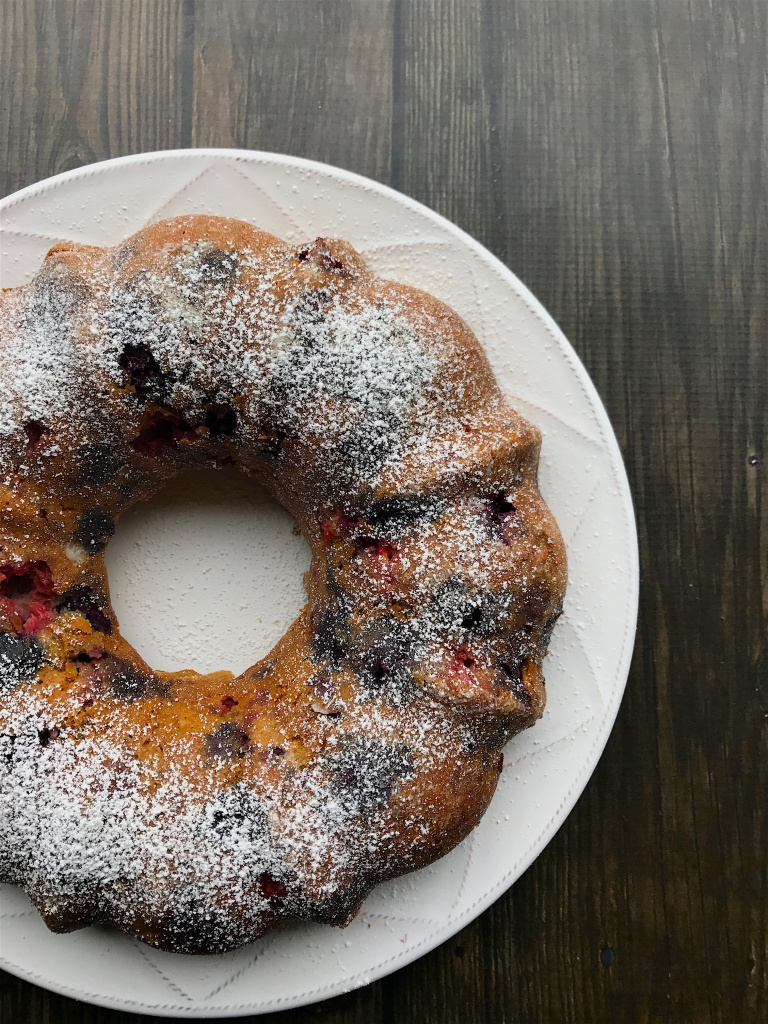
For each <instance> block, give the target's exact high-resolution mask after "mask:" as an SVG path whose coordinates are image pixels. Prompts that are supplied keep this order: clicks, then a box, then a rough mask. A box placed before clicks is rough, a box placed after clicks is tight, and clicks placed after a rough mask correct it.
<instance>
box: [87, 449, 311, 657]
mask: <svg viewBox="0 0 768 1024" xmlns="http://www.w3.org/2000/svg"><path fill="white" fill-rule="evenodd" d="M294 526H295V523H294V520H293V519H292V518H291V516H290V515H289V514H288V513H287V512H286V511H285V509H284V508H283V507H282V506H281V505H279V504H278V503H277V502H276V501H275V500H274V499H273V498H272V497H271V496H270V495H269V494H268V493H267V492H266V491H265V490H264V489H263V488H261V487H259V486H258V485H256V484H254V483H253V482H252V481H250V480H248V479H247V478H246V477H244V476H243V475H242V474H240V473H238V472H237V471H236V470H234V469H221V470H200V471H197V472H187V473H183V474H181V475H180V476H178V477H176V478H175V479H174V480H172V481H171V482H170V483H169V484H168V485H167V486H166V487H164V488H163V490H161V491H160V492H159V493H158V494H156V495H155V496H154V497H153V498H152V499H150V500H149V501H147V502H144V503H142V504H140V505H137V506H136V507H135V508H133V509H131V510H130V511H129V512H127V513H126V514H125V515H124V516H123V517H122V518H121V519H120V520H119V522H118V524H117V528H116V531H115V536H114V537H113V538H112V540H111V541H110V543H109V546H108V548H107V552H106V559H107V568H108V571H109V582H110V590H111V596H112V603H113V605H114V607H115V611H116V612H117V617H118V620H119V622H120V631H121V632H122V634H123V636H125V638H126V639H127V640H128V641H129V642H130V643H132V644H133V646H134V647H135V648H136V650H137V651H138V652H139V654H140V655H141V656H142V657H143V658H144V659H145V660H146V661H147V662H148V663H149V664H150V665H151V666H152V667H153V668H157V669H162V670H164V671H166V672H173V671H178V670H179V669H184V668H191V669H195V670H196V671H198V672H213V671H216V670H217V669H229V670H230V671H232V672H235V673H239V672H242V671H243V669H245V668H247V667H248V666H249V665H252V664H253V663H254V662H256V661H258V660H259V659H260V658H262V657H264V656H265V655H266V654H268V653H269V651H270V650H271V648H272V647H273V646H274V645H275V643H276V642H277V641H278V640H279V639H280V637H281V636H282V635H283V633H284V632H285V631H286V629H287V628H288V626H289V625H290V624H291V622H292V621H293V620H294V619H295V618H296V616H297V615H298V613H299V611H300V610H301V608H302V607H303V605H304V604H305V603H306V594H305V593H304V588H303V585H302V577H303V574H304V572H306V570H307V569H308V568H309V561H310V550H309V548H308V546H307V545H306V543H305V542H304V540H303V539H302V537H300V536H297V535H296V533H294V532H293V531H294Z"/></svg>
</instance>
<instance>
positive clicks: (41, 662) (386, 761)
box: [0, 218, 564, 950]
mask: <svg viewBox="0 0 768 1024" xmlns="http://www.w3.org/2000/svg"><path fill="white" fill-rule="evenodd" d="M170 224H171V225H172V226H171V227H170V228H169V229H168V231H169V232H170V234H169V235H168V236H167V237H166V236H164V235H162V234H161V235H160V236H158V237H159V238H160V241H159V242H154V243H153V242H151V241H150V242H145V239H144V236H138V237H137V238H136V239H133V240H130V242H129V243H127V244H126V245H125V246H123V247H121V248H119V249H117V250H104V251H103V252H102V253H101V254H100V255H98V256H94V255H93V254H92V252H91V253H89V255H88V256H87V259H85V260H84V259H83V258H82V257H81V255H78V253H77V251H70V250H66V251H64V253H63V254H60V255H59V256H57V257H55V258H53V257H52V258H51V259H50V260H49V261H48V263H47V264H46V265H45V267H44V269H43V270H42V271H41V273H40V275H38V278H36V279H35V281H34V282H33V283H32V284H31V285H30V286H29V288H28V289H26V290H24V291H23V292H22V293H15V294H13V295H11V297H10V298H8V299H6V300H4V302H3V306H2V309H3V312H2V320H1V321H0V325H1V327H2V334H1V336H0V338H1V340H0V410H1V412H0V436H1V437H2V440H1V441H0V467H1V469H2V480H3V484H4V485H5V487H6V489H7V493H8V494H9V495H10V496H11V497H10V499H9V500H10V502H11V504H13V503H14V502H15V503H17V504H19V507H20V508H22V507H23V509H24V510H25V511H24V513H23V515H19V516H18V518H17V520H16V521H15V522H14V525H12V526H11V527H9V535H8V538H7V541H8V549H7V550H8V552H10V553H9V554H8V555H7V562H6V563H4V564H3V565H0V616H2V619H0V827H1V828H2V832H3V835H4V836H7V843H6V846H5V849H4V850H2V851H0V877H2V878H7V879H9V880H12V881H16V882H19V883H20V884H23V885H24V886H25V887H26V888H27V889H28V891H29V892H30V893H31V895H32V896H33V898H34V899H35V900H36V901H37V903H38V905H39V906H40V907H41V909H42V911H43V913H44V914H45V916H46V919H47V920H49V922H51V923H54V924H56V926H57V927H72V926H74V925H76V924H79V923H82V922H83V921H87V920H90V919H100V920H108V921H113V922H115V923H117V924H118V925H120V926H121V927H124V928H126V929H128V930H133V931H135V932H137V933H138V934H140V935H141V937H143V938H145V939H147V941H153V942H156V943H158V944H160V945H164V946H166V947H167V948H173V949H206V950H216V949H224V948H230V947H232V946H234V945H238V944H241V943H243V942H245V941H248V940H249V939H250V938H252V937H254V936H255V935H256V934H258V933H259V932H261V931H263V930H264V929H265V928H267V927H269V926H271V925H272V924H273V923H274V922H275V921H276V920H277V919H279V918H281V917H289V918H290V917H299V918H310V919H316V920H327V921H341V920H343V919H344V918H345V917H346V916H347V915H348V914H350V913H351V912H353V911H354V910H355V909H356V907H357V906H358V905H359V902H360V900H361V899H362V898H363V897H364V895H365V893H366V891H367V890H368V888H369V887H370V886H371V885H373V884H374V883H375V882H376V881H377V880H380V879H382V878H386V877H391V876H392V875H395V874H397V873H399V872H401V871H403V870H407V869H408V868H410V867H413V866H415V865H417V864H419V863H424V862H426V861H429V860H430V859H433V858H434V857H436V856H438V855H439V854H440V853H441V852H445V850H447V849H449V848H450V846H452V845H453V844H455V842H457V841H458V840H459V839H460V838H461V837H462V835H463V834H465V833H466V831H467V829H468V828H469V827H470V826H471V824H472V822H473V820H475V816H476V814H478V813H479V812H480V811H481V810H482V808H483V807H484V806H485V804H486V803H487V800H488V799H489V798H490V795H491V793H492V791H493V787H494V785H495V779H496V772H497V770H498V750H499V748H500V746H501V744H502V743H503V742H504V740H505V739H506V738H507V737H508V736H509V735H510V734H511V733H512V732H514V731H516V730H517V729H519V728H522V727H524V726H526V725H530V724H532V723H533V721H534V720H535V719H536V718H537V717H538V715H539V714H540V713H541V710H542V707H543V699H544V698H543V688H542V685H543V684H542V681H541V673H540V669H539V665H540V662H541V659H542V658H543V656H544V653H545V651H546V645H547V641H548V637H549V631H550V630H551V628H552V625H553V624H554V621H555V619H556V617H557V614H558V613H559V608H560V602H561V599H562V588H563V586H564V570H563V556H562V549H561V547H558V545H559V539H558V537H557V535H556V528H555V527H554V525H553V524H552V522H551V519H550V518H549V517H548V514H547V513H546V510H545V508H544V506H543V503H542V502H541V499H540V496H539V495H538V492H537V490H536V487H535V483H534V480H533V476H534V474H535V469H536V455H537V451H538V448H537V444H538V441H537V435H536V433H535V431H533V430H532V428H530V427H529V426H528V425H526V424H525V423H524V422H523V421H521V420H520V419H519V417H516V416H515V414H514V413H512V411H511V410H508V409H507V408H506V407H505V406H504V405H503V403H502V402H501V399H500V396H499V395H498V391H497V389H496V388H495V385H494V383H493V380H492V378H491V376H490V371H489V370H488V369H487V367H486V366H485V365H484V364H483V362H482V359H481V356H480V355H479V349H478V346H477V343H476V342H475V340H474V339H473V338H472V337H471V335H470V334H469V333H468V331H467V330H466V328H465V326H464V325H463V324H461V322H460V321H458V320H457V318H456V317H455V316H453V315H452V314H450V311H446V310H445V308H443V307H440V306H439V304H437V303H435V302H433V301H432V300H429V299H427V298H425V297H423V296H421V297H419V296H418V295H416V294H415V293H412V292H410V291H409V290H407V289H402V288H399V287H398V286H391V285H387V284H386V283H385V282H379V281H376V280H375V279H372V278H371V277H370V275H369V274H368V272H367V270H366V268H365V267H364V264H363V263H362V261H361V260H360V258H359V257H358V256H357V255H356V254H355V253H354V252H353V251H352V250H351V249H349V247H347V246H346V245H345V243H335V242H328V241H327V240H323V239H319V240H317V241H316V242H315V243H313V244H312V245H311V246H309V247H306V248H304V249H302V250H298V251H293V250H289V249H288V248H287V247H286V246H284V245H283V244H282V243H279V242H278V241H277V240H275V239H271V238H270V237H269V236H259V237H257V238H256V240H254V241H252V242H249V243H248V244H238V245H234V244H229V243H227V244H225V243H224V242H223V241H222V231H223V230H224V229H223V228H222V227H221V226H220V225H219V227H217V228H216V232H218V241H216V242H214V240H213V239H212V238H211V237H208V235H207V233H206V225H207V224H208V221H207V220H206V219H205V218H202V219H201V220H199V221H195V219H194V218H193V219H186V220H182V221H180V222H175V227H174V226H173V225H174V222H170ZM155 230H156V231H160V232H162V231H163V226H162V225H160V226H158V227H157V228H156V229H150V231H149V234H148V237H149V238H150V239H152V238H154V237H155V236H153V235H152V234H151V232H152V231H155ZM174 232H175V233H174ZM225 233H226V232H225ZM214 234H215V232H214ZM252 234H255V233H252ZM142 246H144V249H142ZM226 462H232V463H234V464H236V465H238V466H240V467H241V468H242V469H244V470H245V471H247V472H249V473H254V474H256V475H257V476H259V477H261V478H262V479H263V480H264V481H265V483H266V484H267V485H268V486H269V487H271V488H272V489H273V490H274V491H275V492H276V493H277V494H279V496H280V497H281V498H282V500H284V502H285V504H286V505H287V507H289V508H290V509H291V511H292V512H293V513H294V514H295V515H296V517H297V519H298V521H299V523H300V525H301V528H302V531H303V532H304V535H305V538H306V539H307V540H308V542H309V543H310V544H311V545H312V548H313V561H312V566H311V569H310V571H309V573H308V574H307V577H306V584H307V592H308V597H309V604H308V607H307V609H305V611H304V612H303V613H302V617H301V618H300V619H299V620H298V621H297V623H295V624H294V626H292V627H291V631H289V634H288V637H287V638H286V639H285V641H283V642H281V645H278V648H276V649H275V652H273V655H272V656H271V657H270V659H268V660H267V661H266V662H265V663H263V664H262V665H261V666H257V667H255V668H254V669H253V670H248V671H246V672H245V673H244V674H243V675H242V676H241V677H238V678H237V679H235V680H232V681H231V682H228V683H226V684H225V683H224V682H222V681H220V680H219V679H218V677H214V676H211V677H198V679H199V684H198V686H197V689H195V688H194V687H192V688H191V689H190V684H189V681H188V680H187V679H186V678H182V677H181V676H176V677H172V676H169V677H167V678H165V677H164V678H159V677H158V676H156V675H155V674H152V673H148V671H147V669H146V666H143V667H142V666H141V665H140V663H139V662H138V659H136V658H135V657H134V656H133V654H132V653H131V652H130V651H129V650H127V648H126V645H125V644H124V642H123V641H122V640H121V639H120V638H119V634H118V633H117V630H116V627H114V626H113V622H112V618H111V615H112V613H111V610H110V609H109V607H108V602H107V599H106V597H105V594H106V580H105V579H104V578H103V572H104V570H103V566H102V565H101V563H100V562H99V559H98V555H99V553H100V551H101V550H102V549H103V547H104V544H105V543H106V542H107V540H108V538H109V536H110V535H111V533H112V531H113V529H114V520H115V518H116V517H117V516H118V515H119V514H120V512H121V511H123V510H124V509H125V508H126V507H127V506H128V505H129V504H130V503H131V502H132V501H134V500H137V498H138V497H141V496H142V495H143V494H146V493H149V492H150V491H151V489H152V488H153V487H155V486H157V485H158V483H160V482H162V480H163V479H166V478H168V477H170V476H172V475H173V474H174V473H175V472H177V471H179V470H180V469H182V468H185V467H193V466H201V465H206V464H219V463H226ZM49 509H52V510H53V512H54V515H50V514H49ZM25 516H26V517H27V518H26V519H25ZM30 522H33V523H34V529H29V524H30ZM48 560H50V561H51V562H52V564H53V570H52V569H51V567H50V565H49V561H48ZM62 565H64V566H65V568H64V569H62ZM62 574H63V575H62ZM64 577H66V580H67V582H66V583H61V582H57V581H60V580H61V579H62V578H64ZM224 685H226V686H227V687H229V689H230V692H224V693H222V692H221V690H220V687H221V686H224ZM233 694H236V696H234V695H233ZM212 702H213V703H212ZM177 722H178V723H179V724H178V726H176V723H177ZM126 723H128V724H126ZM131 723H132V724H131ZM163 723H165V725H163ZM444 793H448V794H450V799H446V797H445V796H444Z"/></svg>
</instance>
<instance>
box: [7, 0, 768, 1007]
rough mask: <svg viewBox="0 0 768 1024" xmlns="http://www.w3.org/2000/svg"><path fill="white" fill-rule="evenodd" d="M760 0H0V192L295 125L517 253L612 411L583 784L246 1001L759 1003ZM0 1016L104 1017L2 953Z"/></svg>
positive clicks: (767, 861)
mask: <svg viewBox="0 0 768 1024" xmlns="http://www.w3.org/2000/svg"><path fill="white" fill-rule="evenodd" d="M767 40H768V3H766V2H765V0H752V2H746V0H745V2H736V0H729V2H724V0H712V2H709V3H707V2H704V0H700V2H699V0H691V2H676V0H659V2H658V3H655V2H646V0H638V2H632V0H630V2H601V0H586V2H583V3H582V2H566V3H559V2H547V3H544V2H537V0H533V2H512V0H510V2H506V0H497V2H493V0H489V2H481V0H455V2H452V3H449V2H445V3H436V4H431V3H424V2H418V0H414V2H399V0H393V2H375V0H371V2H328V3H322V2H315V0H303V2H295V0H288V2H282V3H277V2H274V0H272V2H245V0H231V2H224V0H183V2H182V0H173V2H154V0H146V2H131V0H103V2H89V0H82V2H74V0H67V2H55V0H37V2H33V0H4V2H3V3H2V38H1V41H0V193H1V194H3V195H4V194H7V193H9V192H12V191H14V190H15V189H18V188H21V187H22V186H23V185H27V184H29V183H30V182H34V181H37V180H38V179H40V178H45V177H47V176H48V175H51V174H55V173H57V172H58V171H63V170H66V169H67V168H71V167H76V166H78V165H80V164H84V163H89V162H91V161H94V160H101V159H104V158H106V157H113V156H118V155H120V154H124V153H135V152H141V151H147V150H156V149H168V148H175V147H187V146H239V147H246V148H252V149H265V150H277V151H279V152H284V153H292V154H296V155H299V156H306V157H313V158H314V159H316V160H323V161H327V162H330V163H333V164H338V165H340V166H342V167H347V168H350V169H352V170H354V171H359V172H360V173H362V174H366V175H369V176H370V177H372V178H376V179H378V180H379V181H383V182H387V183H389V184H391V185H393V186H394V187H395V188H398V189H401V190H402V191H403V192H406V193H407V194H408V195H411V196H413V197H415V198H416V199H418V200H420V201H422V202H424V203H426V204H427V205H429V206H431V207H434V208H435V209H436V210H439V211H440V212H441V213H443V214H445V216H447V217H449V218H450V219H451V220H453V221H455V222H456V223H457V224H459V225H461V227H463V228H464V229H466V230H467V231H468V232H470V233H471V234H472V235H474V236H475V237H476V238H478V239H479V240H480V241H481V242H482V243H484V244H485V245H486V246H488V248H489V249H491V250H492V251H493V252H494V253H496V254H497V255H498V256H499V257H500V258H501V259H502V260H504V261H505V262H506V263H507V264H508V265H509V266H510V267H511V268H512V270H514V271H515V273H516V274H518V275H519V276H520V277H521V278H522V280H523V281H525V282H526V284H528V285H529V286H530V288H531V289H532V290H533V291H534V293H535V294H536V295H537V296H538V297H539V298H540V299H541V300H542V301H543V302H544V304H545V306H547V308H548V309H549V310H550V311H551V313H552V314H553V315H554V316H555V318H556V319H557V320H558V321H559V323H560V324H561V326H562V327H563V329H564V330H565V333H566V334H567V336H568V337H569V338H570V340H571V341H572V342H573V344H574V345H575V347H576V349H577V351H578V352H579V354H580V356H581V358H582V359H583V360H584V362H585V364H586V366H587V368H588V370H589V371H590V373H591V374H592V378H593V380H594V381H595V383H596V385H597V388H598V390H599V392H600V394H601V395H602V398H603V401H604V402H605V404H606V406H607V409H608V412H609V415H610V417H611V419H612V421H613V424H614V427H615V429H616V432H617V434H618V437H619V442H620V444H621V447H622V450H623V452H624V458H625V460H626V464H627V469H628V472H629V478H630V482H631V485H632V490H633V493H634V498H635V503H636V510H637V518H638V527H639V533H640V548H641V557H642V595H641V607H640V622H639V632H638V640H637V645H636V650H635V658H634V664H633V667H632V673H631V676H630V680H629V685H628V688H627V694H626V698H625V700H624V704H623V707H622V710H621V712H620V714H619V718H618V722H617V724H616V728H615V730H614V732H613V735H612V737H611V740H610V742H609V744H608V747H607V750H606V752H605V754H604V756H603V759H602V761H601V763H600V765H599V767H598V769H597V771H596V772H595V775H594V777H593V779H592V781H591V782H590V784H589V786H588V787H587V790H586V792H585V793H584V795H583V797H582V798H581V800H580V802H579V804H578V806H577V807H576V809H575V810H574V811H573V813H572V814H571V816H570V818H569V819H568V821H567V822H566V824H565V825H564V826H563V828H562V829H561V831H560V832H559V834H558V835H557V836H556V837H555V839H554V840H553V841H552V843H551V844H550V846H549V847H548V849H547V850H546V851H545V852H544V853H543V854H542V856H541V857H540V858H539V859H538V861H537V862H536V863H535V864H534V865H533V867H532V868H531V869H530V870H529V871H528V872H527V873H526V874H525V875H524V876H523V878H521V879H520V881H519V882H518V883H517V884H516V885H515V886H514V888H513V889H512V890H511V891H510V892H508V893H507V894H506V896H504V897H503V898H502V899H500V900H499V901H498V902H497V903H496V905H495V906H494V907H492V908H491V909H490V910H489V911H487V912H486V913H485V914H484V915H483V916H482V917H480V918H479V919H478V920H477V921H475V922H474V923H473V924H471V925H470V926H469V927H467V928H466V929H465V930H464V931H463V932H462V933H461V934H459V935H458V936H456V938H455V939H453V940H451V941H450V942H447V943H446V944H445V945H444V946H442V947H441V948H440V949H438V950H436V951H435V952H433V953H431V954H430V955H428V956H426V957H424V958H423V959H421V960H419V961H418V962H416V963H414V964H412V965H411V966H410V967H407V968H405V969H403V970H401V971H399V972H398V973H397V974H394V975H392V976H391V977H389V978H387V979H385V980H384V981H381V982H377V983H376V984H373V985H371V986H369V987H368V988H365V989H363V990H361V991H358V992H355V993H353V994H350V995H349V996H346V997H343V998H341V999H335V1000H332V1001H331V1002H329V1003H326V1004H323V1005H320V1006H316V1007H313V1008H308V1009H306V1010H301V1011H296V1012H293V1013H291V1012H288V1013H285V1014H278V1015H274V1016H270V1017H267V1018H260V1019H262V1020H264V1021H267V1020H269V1021H273V1020H274V1021H280V1022H282V1024H289V1022H301V1021H314V1020H325V1021H328V1022H329V1024H331V1022H337V1024H341V1022H344V1024H359V1022H387V1024H389V1022H397V1024H409V1022H412V1021H414V1022H436V1024H438V1022H439V1024H442V1022H456V1024H466V1022H475V1021H477V1022H481V1021H483V1022H484V1021H488V1022H502V1021H503V1022H506V1024H528V1022H531V1024H533V1022H547V1024H549V1022H558V1024H559V1022H567V1024H571V1022H582V1021H584V1022H590V1024H591V1022H595V1024H597V1022H611V1024H634V1022H646V1021H647V1022H657V1021H664V1022H672V1024H688V1022H690V1024H715V1022H723V1024H751V1022H763V1021H766V1020H768V814H766V803H767V801H768V756H767V755H768V639H767V633H768V630H767V626H768V487H767V486H766V460H767V459H768V447H767V445H766V441H767V440H768V42H767ZM0 1017H1V1018H2V1022H3V1024H40V1022H43V1021H45V1022H56V1024H85V1022H89V1024H91V1022H96V1021H99V1022H102V1024H106V1022H110V1024H116V1022H118V1021H120V1022H122V1024H128V1022H134V1024H135V1022H138V1021H140V1020H141V1021H148V1020H150V1019H151V1018H148V1017H136V1016H131V1015H128V1014H121V1013H116V1012H111V1011H106V1010H100V1009H98V1008H95V1007H91V1006H87V1005H85V1004H81V1003H77V1002H74V1001H72V1000H69V999H64V998H61V997H59V996H56V995H52V994H49V993H47V992H44V991H42V990H40V989H37V988H35V987H34V986H32V985H29V984H26V983H24V982H21V981H18V980H16V979H15V978H13V977H10V976H9V975H2V976H1V977H0Z"/></svg>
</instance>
